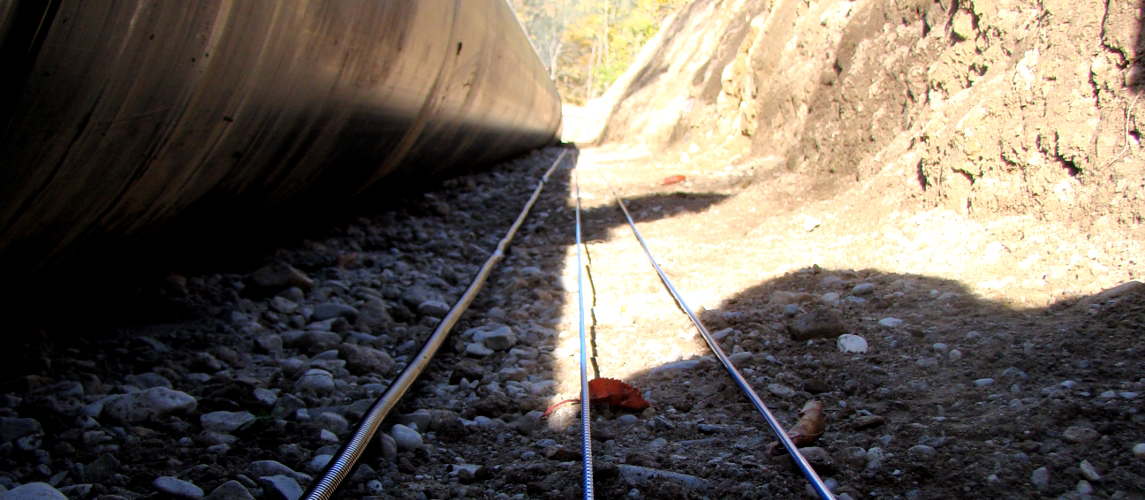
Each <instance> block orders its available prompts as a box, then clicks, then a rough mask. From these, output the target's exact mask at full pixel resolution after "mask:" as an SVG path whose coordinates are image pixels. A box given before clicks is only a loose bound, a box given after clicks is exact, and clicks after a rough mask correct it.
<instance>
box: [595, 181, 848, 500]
mask: <svg viewBox="0 0 1145 500" xmlns="http://www.w3.org/2000/svg"><path fill="white" fill-rule="evenodd" d="M608 189H611V190H612V195H613V196H615V197H616V202H617V203H619V204H620V209H621V210H623V211H624V217H626V218H627V219H628V225H629V226H630V227H632V233H633V234H635V235H636V239H637V240H638V241H640V246H641V247H643V248H644V254H645V255H647V256H648V261H649V262H651V263H652V267H653V268H655V269H656V274H658V275H660V280H661V281H663V282H664V285H665V286H666V287H668V291H669V292H670V293H671V294H672V298H673V299H676V303H678V304H680V308H681V309H683V310H684V312H685V313H687V315H688V318H690V319H691V320H692V323H694V324H695V325H696V328H697V329H698V330H699V331H700V335H703V336H704V340H705V341H707V343H708V347H710V348H711V349H712V352H713V353H715V354H716V358H718V359H719V360H720V363H721V364H723V365H724V368H725V369H727V371H728V375H731V377H732V379H733V380H735V383H736V385H737V386H739V388H740V390H741V391H743V392H744V394H746V395H747V398H748V399H750V400H751V404H752V405H754V406H755V408H756V409H757V410H759V412H760V413H761V414H763V418H764V419H765V420H767V424H768V425H770V426H771V430H772V431H774V432H775V435H777V436H779V441H780V442H781V443H783V447H784V448H787V451H788V452H789V453H790V454H791V456H792V458H794V459H795V464H796V465H797V466H799V470H800V471H802V472H803V476H804V477H806V478H807V480H808V481H810V482H811V487H812V488H815V492H816V493H818V494H819V498H822V499H823V500H834V498H835V496H834V495H832V494H831V490H829V489H827V485H825V484H823V480H822V479H820V478H819V474H816V473H815V469H813V468H811V463H810V462H808V461H807V459H806V458H804V457H803V454H802V453H799V448H796V447H795V443H794V442H793V441H791V438H790V437H789V436H788V435H787V431H785V430H783V426H782V425H780V424H779V421H778V420H776V419H775V415H772V414H771V410H768V409H767V405H765V404H763V400H762V399H760V397H759V394H756V393H755V389H752V388H751V385H750V384H748V383H747V379H745V378H743V375H741V374H740V372H739V370H737V369H736V367H735V365H733V364H732V361H731V360H730V359H728V357H727V355H726V354H724V350H723V349H721V348H720V346H719V344H717V343H716V340H715V339H713V338H712V334H711V333H708V329H707V328H705V327H704V324H703V323H701V322H700V319H699V318H697V317H696V315H695V314H693V313H692V309H690V308H689V307H688V304H686V303H684V297H682V296H681V295H680V292H677V291H676V287H674V286H672V282H671V281H669V280H668V275H666V274H664V271H663V270H662V269H660V264H657V263H656V259H655V258H653V257H652V252H651V251H650V250H648V245H647V244H646V243H644V238H643V237H641V236H640V231H637V230H636V223H635V222H633V220H632V214H629V213H628V207H627V206H625V205H624V200H622V199H621V198H620V195H619V194H617V192H616V188H613V187H612V184H609V185H608Z"/></svg>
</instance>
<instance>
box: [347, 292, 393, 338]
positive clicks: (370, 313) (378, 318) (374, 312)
mask: <svg viewBox="0 0 1145 500" xmlns="http://www.w3.org/2000/svg"><path fill="white" fill-rule="evenodd" d="M354 326H355V327H356V328H358V329H359V330H362V331H364V332H366V333H371V332H374V331H375V330H389V329H390V328H392V327H393V326H394V318H392V317H390V313H389V311H388V310H387V309H386V303H385V302H382V299H379V298H377V297H371V298H369V299H367V300H366V302H365V303H364V304H362V308H361V309H360V310H359V311H358V320H357V321H356V322H355V323H354Z"/></svg>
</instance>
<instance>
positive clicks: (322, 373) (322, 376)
mask: <svg viewBox="0 0 1145 500" xmlns="http://www.w3.org/2000/svg"><path fill="white" fill-rule="evenodd" d="M295 387H296V388H297V389H298V390H300V391H313V392H330V391H333V390H334V375H331V374H330V372H328V371H326V370H323V369H321V368H312V369H310V370H307V371H306V373H304V374H303V375H302V376H301V377H299V378H298V383H297V384H295Z"/></svg>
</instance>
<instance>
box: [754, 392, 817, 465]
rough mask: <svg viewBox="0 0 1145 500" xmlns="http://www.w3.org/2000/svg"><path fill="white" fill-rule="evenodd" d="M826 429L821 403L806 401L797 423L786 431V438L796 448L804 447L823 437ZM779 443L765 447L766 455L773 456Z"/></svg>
mask: <svg viewBox="0 0 1145 500" xmlns="http://www.w3.org/2000/svg"><path fill="white" fill-rule="evenodd" d="M826 427H827V417H826V415H825V414H824V413H823V402H822V401H808V402H807V404H804V405H803V409H802V410H799V421H798V422H795V426H794V427H792V428H790V429H788V430H787V436H788V437H790V438H791V441H792V442H794V443H795V446H796V447H800V446H806V445H809V444H811V443H814V442H815V441H816V440H818V439H819V436H822V435H823V429H824V428H826ZM779 443H780V442H779V441H777V442H774V443H771V446H768V447H767V454H768V455H775V454H776V453H775V448H776V447H777V446H779Z"/></svg>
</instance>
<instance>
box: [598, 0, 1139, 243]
mask: <svg viewBox="0 0 1145 500" xmlns="http://www.w3.org/2000/svg"><path fill="white" fill-rule="evenodd" d="M1141 8H1142V7H1141V5H1140V4H1139V2H1131V1H1129V0H1110V1H1109V2H1098V1H1094V0H1090V1H1086V2H1065V1H1057V0H1050V1H1041V2H1035V1H1028V0H1027V1H1023V0H997V1H995V0H977V1H973V2H969V1H958V0H954V1H949V0H943V1H890V0H858V1H853V2H852V1H846V0H819V1H816V0H810V1H805V0H723V1H717V0H698V1H696V2H693V3H692V4H690V5H688V6H687V7H685V8H684V9H683V10H682V11H681V12H679V13H678V15H676V16H675V17H673V18H670V19H669V20H668V21H667V22H666V23H665V25H664V27H663V28H662V32H661V34H660V35H659V36H658V38H657V39H656V40H654V41H653V43H651V44H649V46H648V47H646V48H645V50H644V52H643V53H642V54H641V57H640V58H639V60H638V62H637V64H636V65H634V66H633V68H632V69H631V70H630V71H629V73H628V74H627V75H625V77H624V78H622V79H621V80H620V81H619V82H618V84H617V85H616V86H615V87H614V88H612V89H611V90H610V91H609V93H608V94H606V96H605V97H604V98H603V99H602V101H603V102H602V103H600V105H601V106H602V107H603V108H604V109H605V111H608V112H609V113H608V116H607V118H606V119H605V120H604V121H603V122H602V123H601V124H600V126H599V128H598V130H597V131H596V134H595V137H593V138H594V139H596V140H600V141H604V142H615V141H622V140H633V139H634V140H638V141H640V142H642V143H643V144H645V145H646V146H647V147H648V148H649V149H652V150H657V151H664V150H680V151H683V150H686V151H688V153H689V154H690V155H693V156H694V155H697V154H703V153H701V152H708V151H717V150H719V151H723V152H724V153H726V156H733V155H738V156H739V158H738V159H737V158H733V160H738V162H740V163H744V162H749V161H753V160H752V158H755V160H754V161H757V162H759V161H761V159H766V160H769V161H767V162H766V163H769V164H772V165H784V166H786V168H787V169H788V170H792V171H796V172H803V173H807V174H811V175H813V176H814V177H815V178H816V182H815V183H814V184H815V186H817V187H818V189H815V190H814V191H815V192H816V193H818V196H823V195H825V194H829V193H835V192H838V187H840V186H843V185H846V184H847V183H848V181H849V180H860V181H862V180H866V179H870V178H872V177H876V176H886V177H888V178H893V179H895V181H894V182H895V183H896V184H897V185H898V186H900V189H901V190H902V193H903V195H904V199H909V200H913V201H914V202H917V203H918V205H916V206H920V207H921V208H933V207H942V206H945V207H948V208H950V209H953V210H956V211H958V212H961V213H962V214H964V215H971V216H975V217H980V216H983V215H1007V214H1018V213H1037V214H1039V216H1040V217H1042V218H1044V219H1045V220H1053V221H1057V222H1064V223H1066V224H1069V225H1075V224H1076V225H1077V228H1078V229H1080V230H1082V231H1088V230H1090V229H1091V228H1092V230H1095V231H1114V232H1122V231H1125V232H1128V233H1130V234H1139V233H1140V232H1141V226H1140V224H1141V222H1142V215H1143V213H1142V210H1143V207H1145V203H1143V202H1145V182H1143V177H1145V166H1143V165H1142V162H1141V161H1140V160H1141V153H1142V151H1141V146H1140V143H1139V142H1138V140H1139V136H1140V132H1139V125H1138V123H1137V118H1136V117H1137V116H1139V115H1140V114H1141V113H1142V112H1143V111H1145V102H1142V101H1140V100H1139V99H1138V97H1139V94H1140V93H1141V91H1142V87H1140V84H1141V83H1142V81H1143V77H1145V66H1142V65H1141V64H1140V62H1139V61H1138V59H1137V57H1138V54H1139V53H1140V52H1141V51H1142V50H1143V41H1142V39H1141V34H1140V31H1141V29H1140V28H1141V19H1140V18H1141ZM590 135H592V134H590ZM683 160H684V161H685V163H687V161H688V160H689V158H688V157H687V156H685V157H683ZM733 162H734V161H733ZM823 188H826V189H825V190H824V189H823Z"/></svg>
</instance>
